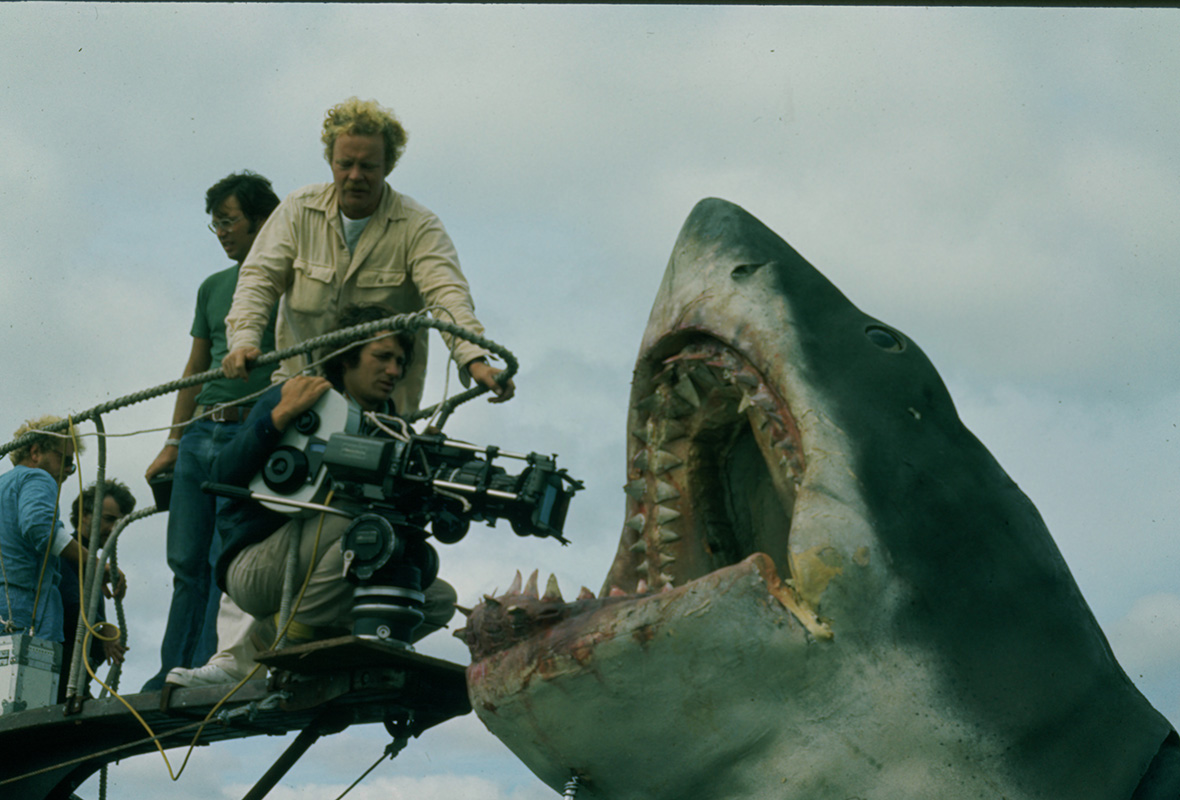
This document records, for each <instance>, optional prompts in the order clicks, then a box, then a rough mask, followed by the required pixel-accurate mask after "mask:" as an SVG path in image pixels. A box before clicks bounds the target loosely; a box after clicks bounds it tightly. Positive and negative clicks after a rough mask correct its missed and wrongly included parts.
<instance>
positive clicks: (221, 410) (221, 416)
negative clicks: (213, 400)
mask: <svg viewBox="0 0 1180 800" xmlns="http://www.w3.org/2000/svg"><path fill="white" fill-rule="evenodd" d="M230 408H232V406H214V408H213V414H212V415H211V416H210V417H209V419H211V420H213V421H214V422H229V420H228V419H226V417H225V412H226V411H228V410H229V409H230Z"/></svg>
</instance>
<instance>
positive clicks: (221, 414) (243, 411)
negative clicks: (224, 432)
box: [193, 403, 253, 422]
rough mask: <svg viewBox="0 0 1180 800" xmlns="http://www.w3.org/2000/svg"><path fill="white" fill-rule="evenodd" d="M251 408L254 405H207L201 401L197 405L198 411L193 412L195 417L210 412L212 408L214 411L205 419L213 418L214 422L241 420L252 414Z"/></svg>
mask: <svg viewBox="0 0 1180 800" xmlns="http://www.w3.org/2000/svg"><path fill="white" fill-rule="evenodd" d="M251 408H253V406H252V405H249V406H207V405H205V404H204V403H200V404H198V405H197V408H196V411H195V413H194V414H193V416H194V417H201V416H202V415H204V414H205V413H206V412H208V411H210V410H211V409H212V411H213V413H212V414H209V416H207V417H203V418H204V419H209V420H213V421H214V422H241V421H242V420H244V419H245V418H246V417H247V416H249V415H250V409H251Z"/></svg>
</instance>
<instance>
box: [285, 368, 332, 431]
mask: <svg viewBox="0 0 1180 800" xmlns="http://www.w3.org/2000/svg"><path fill="white" fill-rule="evenodd" d="M331 388H332V384H330V383H328V379H327V378H321V377H319V376H317V375H296V376H295V377H294V378H291V379H290V380H289V381H287V382H286V383H284V384H283V393H282V396H281V397H279V404H278V405H277V406H275V407H274V410H273V411H271V412H270V418H271V421H272V422H274V424H275V428H276V429H277V430H280V431H285V430H286V429H287V426H288V425H290V424H291V423H292V422H293V421H294V420H295V418H296V417H298V416H299V415H300V414H302V413H303V412H304V411H306V410H307V409H309V408H311V407H312V406H314V405H315V404H316V401H317V400H319V399H320V398H321V397H323V396H324V392H326V391H328V390H329V389H331Z"/></svg>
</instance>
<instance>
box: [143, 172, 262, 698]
mask: <svg viewBox="0 0 1180 800" xmlns="http://www.w3.org/2000/svg"><path fill="white" fill-rule="evenodd" d="M278 204H279V198H278V196H277V195H276V194H275V193H274V190H273V189H272V188H271V185H270V181H268V180H267V179H266V178H264V177H262V176H261V175H257V174H255V173H253V172H250V171H248V170H247V171H245V172H242V173H240V174H233V175H229V176H227V177H225V178H223V179H221V180H220V181H218V182H217V183H215V184H213V186H211V187H209V190H208V192H206V193H205V212H206V213H208V214H210V215H212V220H213V221H212V222H211V223H210V225H209V229H210V230H211V231H213V232H214V233H215V234H217V240H218V242H219V243H220V244H221V247H222V249H223V250H224V251H225V254H226V256H228V257H229V258H230V260H232V261H234V262H235V263H234V265H233V266H232V267H229V268H228V269H223V270H221V271H220V272H216V273H214V274H213V275H210V276H209V277H208V278H206V279H205V282H204V283H202V284H201V288H200V290H199V291H198V292H197V308H196V314H195V316H194V319H193V326H192V330H191V334H192V337H193V342H192V350H191V352H190V354H189V359H188V363H187V364H186V365H185V368H184V373H183V374H184V377H188V376H189V375H196V374H198V373H201V372H205V371H206V370H208V369H210V368H211V367H212V366H214V365H218V364H220V363H221V360H222V358H224V357H225V355H226V353H227V347H226V331H225V316H226V314H227V313H228V312H229V307H230V304H231V302H232V301H233V295H234V290H235V289H236V288H237V284H238V271H239V269H240V268H241V266H242V261H243V260H245V258H246V255H247V254H248V253H249V252H250V247H251V245H253V243H254V239H255V237H256V236H257V235H258V231H259V230H260V229H261V228H262V223H264V222H265V221H266V219H267V217H269V216H270V212H271V211H273V210H274V209H275V207H276V206H277V205H278ZM274 330H275V320H274V310H273V309H272V310H271V319H270V323H269V324H268V326H267V328H266V331H265V332H264V334H263V344H262V348H263V350H273V349H274ZM272 371H274V367H273V366H272V367H270V368H269V369H259V370H255V371H254V372H251V373H250V378H249V380H248V381H241V380H230V379H228V378H218V379H215V380H211V381H208V382H207V383H204V384H201V385H199V386H192V387H189V388H187V389H182V390H181V391H180V392H178V393H177V395H176V407H175V409H174V411H173V414H172V431H171V433H170V434H169V438H168V440H167V441H166V442H165V443H164V449H163V450H161V451H160V454H159V455H158V456H156V459H155V461H153V462H152V464H151V466H149V467H148V469H147V473H146V477H147V479H148V480H149V481H150V480H151V479H152V478H153V477H155V476H156V475H159V474H161V473H165V472H167V471H169V470H174V472H173V476H172V497H171V502H170V504H169V509H168V541H167V552H168V566H169V568H171V570H172V605H171V608H170V609H169V611H168V623H167V626H166V628H165V630H164V638H163V640H162V641H161V643H160V662H161V663H160V670H159V672H157V673H156V675H155V676H153V677H152V678H151V679H149V680H148V682H147V683H146V684H144V687H143V690H144V691H149V690H154V689H159V688H161V687H162V686H163V685H164V676H165V675H166V674H167V673H168V670H170V669H172V668H173V667H191V666H193V665H194V664H203V663H205V661H206V660H207V659H208V658H209V656H211V655H212V654H213V651H214V650H215V649H216V645H217V630H216V619H217V608H218V604H219V602H220V600H221V591H220V590H219V589H218V588H217V585H216V583H215V581H214V576H213V565H214V564H216V563H217V556H218V550H219V542H218V538H217V536H216V535H215V532H216V523H217V506H218V500H217V498H216V497H214V496H212V495H209V494H205V493H204V492H202V491H201V484H202V483H203V482H204V481H207V480H209V469H210V468H211V467H212V465H213V459H214V458H216V457H217V454H218V452H220V450H221V448H222V447H224V446H225V444H226V443H227V442H229V441H230V440H231V439H233V438H234V435H235V434H236V433H237V431H238V428H239V427H241V423H242V421H243V420H244V419H246V416H247V415H248V414H249V413H250V407H251V405H252V404H253V402H254V401H253V400H249V399H243V398H247V397H248V396H249V395H252V394H255V393H256V392H258V391H260V390H262V389H265V388H266V387H267V386H268V385H269V384H270V374H271V372H272Z"/></svg>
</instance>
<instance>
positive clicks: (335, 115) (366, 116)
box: [320, 97, 409, 175]
mask: <svg viewBox="0 0 1180 800" xmlns="http://www.w3.org/2000/svg"><path fill="white" fill-rule="evenodd" d="M342 133H348V134H352V135H353V136H374V135H380V136H381V138H382V139H384V140H385V174H386V175H389V173H391V172H393V167H394V165H395V164H397V161H398V159H399V158H401V157H402V152H403V151H404V150H405V149H406V139H407V138H409V135H408V134H407V133H406V129H405V128H403V127H402V124H401V122H399V121H398V119H397V117H395V116H394V115H393V111H391V110H390V109H388V108H382V107H381V106H379V105H377V101H375V100H361V99H359V98H356V97H350V98H348V99H347V100H345V101H344V102H343V103H337V104H336V105H334V106H332V107H331V108H329V109H328V111H327V113H326V114H324V133H323V135H322V136H321V137H320V140H321V141H323V143H324V158H325V159H327V161H328V163H329V164H331V163H332V148H333V147H334V146H335V145H336V137H337V136H339V135H340V134H342Z"/></svg>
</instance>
